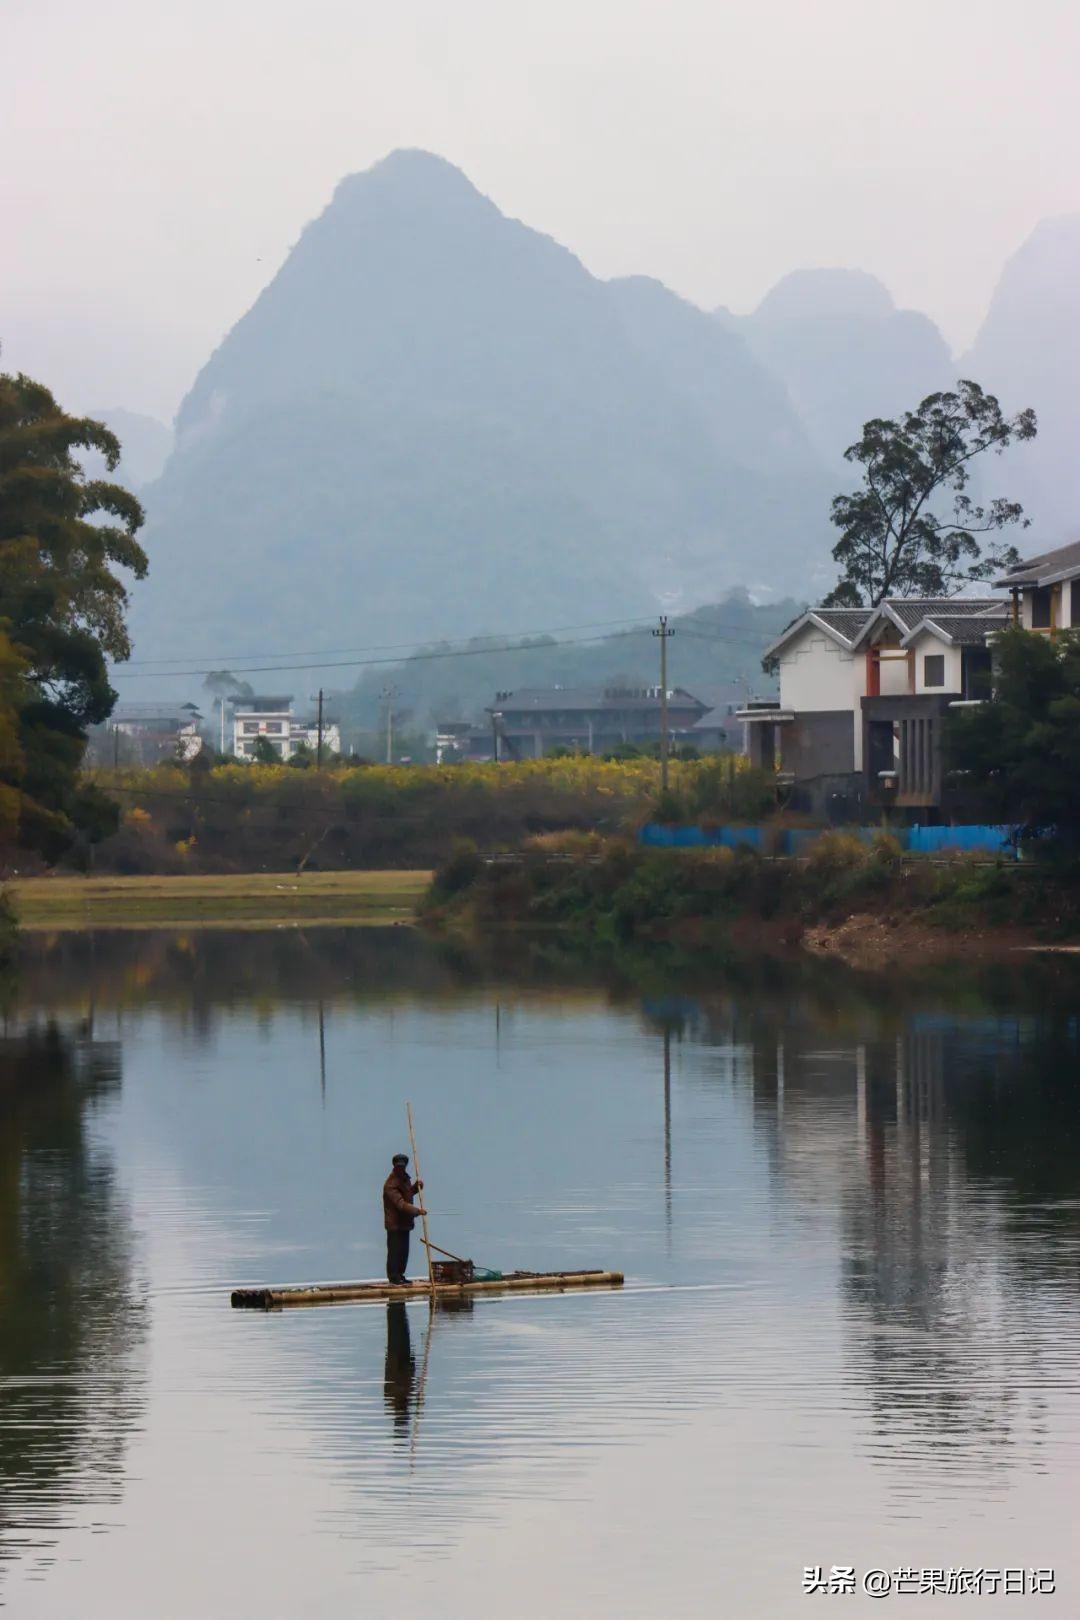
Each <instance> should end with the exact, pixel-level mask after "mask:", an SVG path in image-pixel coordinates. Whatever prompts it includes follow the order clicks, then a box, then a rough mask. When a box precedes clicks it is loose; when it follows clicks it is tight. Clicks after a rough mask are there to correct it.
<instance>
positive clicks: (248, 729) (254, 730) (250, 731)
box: [244, 720, 259, 737]
mask: <svg viewBox="0 0 1080 1620" xmlns="http://www.w3.org/2000/svg"><path fill="white" fill-rule="evenodd" d="M258 734H259V722H258V721H257V720H245V721H244V736H245V737H257V736H258Z"/></svg>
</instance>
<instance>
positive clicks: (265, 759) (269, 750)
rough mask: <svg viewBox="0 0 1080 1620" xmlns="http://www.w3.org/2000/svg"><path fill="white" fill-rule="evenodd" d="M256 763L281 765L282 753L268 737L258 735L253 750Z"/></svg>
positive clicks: (253, 758) (252, 753)
mask: <svg viewBox="0 0 1080 1620" xmlns="http://www.w3.org/2000/svg"><path fill="white" fill-rule="evenodd" d="M251 757H252V760H253V761H254V763H255V764H256V765H280V764H281V754H280V752H279V751H278V750H277V749H276V748H275V747H274V745H273V743H272V742H271V741H270V740H269V738H267V737H256V739H255V742H254V744H253V746H252V750H251Z"/></svg>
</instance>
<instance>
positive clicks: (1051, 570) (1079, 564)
mask: <svg viewBox="0 0 1080 1620" xmlns="http://www.w3.org/2000/svg"><path fill="white" fill-rule="evenodd" d="M1071 572H1078V573H1080V540H1073V541H1072V542H1071V543H1070V544H1069V545H1067V546H1058V548H1057V550H1056V551H1044V552H1043V553H1042V555H1041V556H1039V557H1025V558H1024V560H1023V561H1022V562H1019V563H1017V565H1016V567H1015V568H1010V569H1009V570H1008V571H1007V572H1006V573H1005V574H1004V575H1003V576H1002V578H1001V579H998V580H995V581H994V583H995V584H996V585H999V586H1002V587H1006V588H1007V587H1008V586H1010V585H1037V584H1038V583H1039V581H1040V580H1042V579H1048V578H1053V577H1054V576H1055V575H1057V574H1068V573H1071Z"/></svg>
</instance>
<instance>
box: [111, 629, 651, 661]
mask: <svg viewBox="0 0 1080 1620" xmlns="http://www.w3.org/2000/svg"><path fill="white" fill-rule="evenodd" d="M641 623H642V621H641V619H640V617H639V618H635V619H590V620H589V621H588V623H587V624H555V625H549V626H548V627H547V628H546V629H544V630H515V631H514V632H513V634H514V635H516V636H519V637H520V638H521V639H522V640H524V639H525V638H527V637H528V636H558V635H564V634H569V633H570V632H571V631H574V630H608V629H613V628H615V627H617V626H618V625H640V624H641ZM509 633H510V632H508V631H493V632H492V634H491V635H490V636H488V637H484V636H469V637H467V638H466V637H465V636H447V637H444V638H443V639H444V640H446V641H448V642H451V643H453V642H456V641H461V642H463V641H465V640H468V641H483V640H498V639H500V638H502V639H505V637H506V635H508V634H509ZM429 645H430V643H429ZM419 646H423V643H422V642H418V641H417V640H416V639H415V638H414V639H413V640H412V641H388V642H382V643H379V644H378V645H376V646H373V647H320V648H316V649H315V650H311V649H307V650H303V649H302V650H300V651H294V652H269V653H250V652H249V653H216V654H214V658H215V671H216V670H217V669H218V668H222V667H224V666H226V665H228V666H229V673H230V674H233V675H235V674H237V673H240V674H242V673H243V671H242V670H241V671H239V672H238V671H237V670H235V669H233V668H232V667H231V666H232V664H233V662H234V661H236V662H241V661H243V660H245V659H249V658H337V657H342V656H344V655H346V654H352V653H384V652H404V653H406V655H407V654H408V652H409V651H410V649H412V648H414V647H419ZM201 656H204V657H209V656H210V654H208V653H207V654H203V655H201ZM192 662H194V660H193V659H186V658H184V657H183V656H182V655H180V654H177V655H176V656H175V657H174V658H132V659H129V660H128V666H127V667H128V668H132V669H134V668H139V667H141V666H143V665H150V664H182V663H192ZM303 667H304V668H305V669H307V668H314V667H317V666H314V665H307V664H305V665H304V666H303ZM191 673H192V674H193V675H201V674H202V673H203V672H202V670H201V669H197V670H192V671H191Z"/></svg>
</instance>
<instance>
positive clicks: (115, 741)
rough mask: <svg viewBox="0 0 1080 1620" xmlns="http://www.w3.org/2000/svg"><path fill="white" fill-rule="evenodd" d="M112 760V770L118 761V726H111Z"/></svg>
mask: <svg viewBox="0 0 1080 1620" xmlns="http://www.w3.org/2000/svg"><path fill="white" fill-rule="evenodd" d="M112 762H113V770H114V771H115V769H116V767H117V766H118V765H119V763H120V727H119V726H113V728H112Z"/></svg>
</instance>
